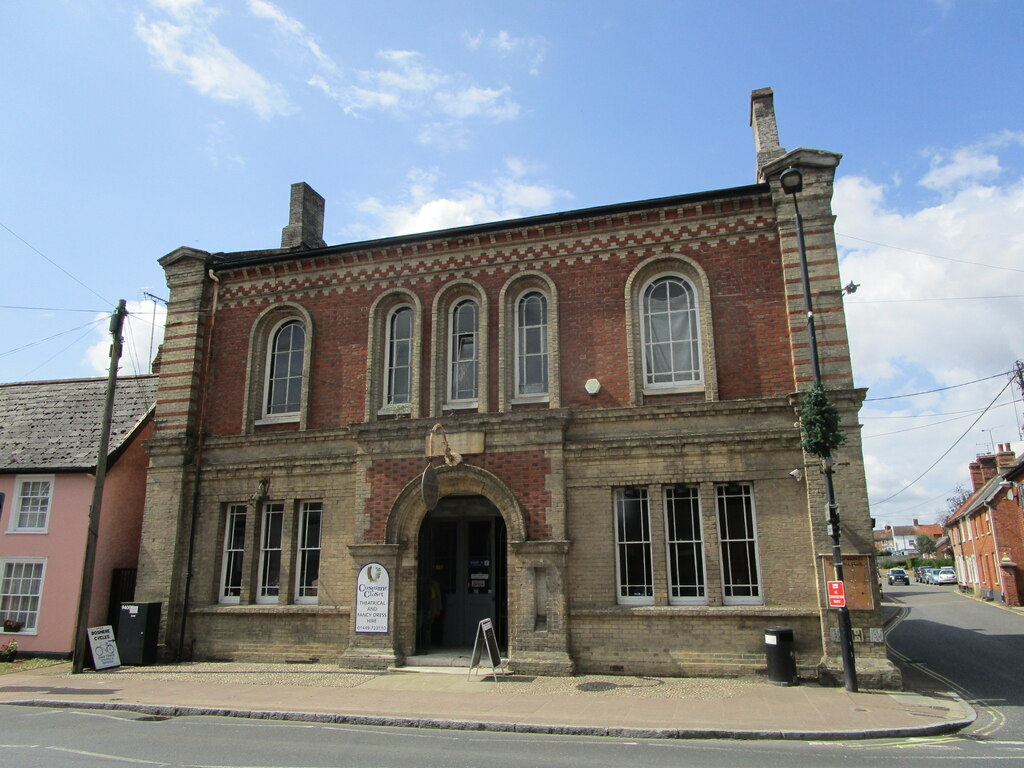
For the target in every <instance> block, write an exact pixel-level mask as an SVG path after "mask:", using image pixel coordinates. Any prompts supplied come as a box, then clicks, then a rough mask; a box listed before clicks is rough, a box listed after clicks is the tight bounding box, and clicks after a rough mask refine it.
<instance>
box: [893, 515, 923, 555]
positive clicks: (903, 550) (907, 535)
mask: <svg viewBox="0 0 1024 768" xmlns="http://www.w3.org/2000/svg"><path fill="white" fill-rule="evenodd" d="M892 551H893V554H896V555H916V554H917V520H915V521H914V524H913V525H894V526H893V527H892Z"/></svg>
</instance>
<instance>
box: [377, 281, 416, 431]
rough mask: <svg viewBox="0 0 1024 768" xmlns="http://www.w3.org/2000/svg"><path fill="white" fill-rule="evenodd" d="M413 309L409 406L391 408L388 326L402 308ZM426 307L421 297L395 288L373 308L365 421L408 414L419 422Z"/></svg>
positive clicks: (381, 297) (382, 296) (379, 297)
mask: <svg viewBox="0 0 1024 768" xmlns="http://www.w3.org/2000/svg"><path fill="white" fill-rule="evenodd" d="M404 306H407V307H412V310H413V322H412V350H411V352H410V361H411V363H412V376H411V379H410V382H409V390H410V397H409V402H408V403H403V404H400V405H393V406H387V405H385V404H384V395H385V388H386V386H387V364H388V346H387V345H388V324H389V322H390V319H391V315H392V313H393V312H394V311H395V310H396V309H399V308H400V307H404ZM422 317H423V305H422V303H421V302H420V299H419V297H418V296H417V295H416V294H415V293H413V292H412V291H408V290H406V289H404V288H392V289H391V290H388V291H385V292H384V293H382V294H381V295H380V296H378V297H377V298H376V300H375V301H374V302H373V304H372V305H371V306H370V325H369V328H368V336H367V342H366V381H367V387H366V404H365V416H364V419H365V421H375V420H376V419H378V418H379V417H380V416H387V415H398V414H402V415H404V414H408V415H409V417H410V418H413V419H418V418H420V416H421V415H422V412H423V403H422V394H421V392H422V385H421V381H422V379H421V376H422V369H423V366H422V362H421V361H422V360H423V330H422V328H423V324H422V322H421V320H422Z"/></svg>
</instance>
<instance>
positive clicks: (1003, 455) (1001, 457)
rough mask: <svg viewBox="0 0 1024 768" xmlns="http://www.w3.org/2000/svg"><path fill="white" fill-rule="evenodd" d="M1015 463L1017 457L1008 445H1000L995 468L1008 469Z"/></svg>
mask: <svg viewBox="0 0 1024 768" xmlns="http://www.w3.org/2000/svg"><path fill="white" fill-rule="evenodd" d="M1016 463H1017V456H1016V455H1015V454H1014V452H1013V451H1011V450H1010V444H1009V443H1000V444H999V452H998V453H997V454H996V467H998V468H999V470H1000V471H1001V470H1004V469H1009V468H1010V467H1012V466H1013V465H1014V464H1016Z"/></svg>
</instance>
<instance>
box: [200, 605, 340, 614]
mask: <svg viewBox="0 0 1024 768" xmlns="http://www.w3.org/2000/svg"><path fill="white" fill-rule="evenodd" d="M351 612H352V609H351V608H350V607H349V606H347V605H303V604H301V603H285V604H282V605H276V604H270V603H268V604H256V603H253V604H248V605H232V604H229V603H225V604H224V605H201V606H196V607H194V608H192V609H191V610H190V611H189V613H191V614H205V615H218V614H226V615H239V614H242V615H246V616H248V615H258V614H263V615H271V616H284V615H289V614H299V615H303V614H305V615H308V614H318V613H324V614H339V613H345V614H347V613H351Z"/></svg>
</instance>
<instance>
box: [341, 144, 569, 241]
mask: <svg viewBox="0 0 1024 768" xmlns="http://www.w3.org/2000/svg"><path fill="white" fill-rule="evenodd" d="M510 163H511V166H512V167H513V168H515V169H519V170H522V169H523V168H525V165H524V164H522V163H521V161H515V160H513V161H510ZM437 181H438V178H437V173H436V172H427V171H414V172H413V173H411V174H410V176H409V186H408V190H407V191H406V193H405V195H404V200H403V201H402V202H398V203H390V204H389V203H384V202H382V201H381V200H379V199H378V198H375V197H371V198H367V199H366V200H364V201H362V202H361V203H360V204H359V206H358V210H359V211H360V213H363V214H365V215H366V216H367V217H368V218H369V220H370V221H369V223H367V224H364V225H362V226H361V227H360V234H361V235H362V236H367V237H388V236H392V235H404V234H410V233H413V232H428V231H432V230H436V229H446V228H449V227H462V226H468V225H470V224H479V223H481V222H486V221H499V220H502V219H511V218H517V217H521V216H527V215H531V214H536V213H541V212H547V211H550V210H551V209H552V208H553V207H554V206H555V204H556V202H557V201H559V200H562V199H567V198H571V195H570V194H569V193H568V192H566V191H564V190H560V189H557V188H555V187H552V186H550V185H547V184H543V183H532V184H531V183H526V182H525V181H523V180H522V176H521V175H517V174H516V173H515V172H514V171H509V170H508V168H506V169H505V170H504V171H502V172H499V173H496V174H495V175H494V177H493V178H492V179H491V180H490V181H487V182H473V183H470V184H467V185H465V186H464V187H462V188H461V189H453V190H449V191H448V192H446V193H440V192H438V191H437V190H436V186H437Z"/></svg>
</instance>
